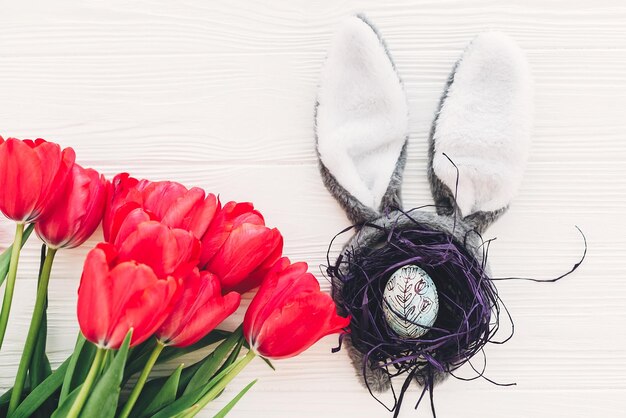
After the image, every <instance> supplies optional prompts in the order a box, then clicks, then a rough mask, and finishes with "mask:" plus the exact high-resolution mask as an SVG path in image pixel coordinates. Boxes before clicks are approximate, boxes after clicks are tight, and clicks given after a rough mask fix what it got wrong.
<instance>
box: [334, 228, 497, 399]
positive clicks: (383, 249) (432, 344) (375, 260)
mask: <svg viewBox="0 0 626 418" xmlns="http://www.w3.org/2000/svg"><path fill="white" fill-rule="evenodd" d="M366 228H377V229H379V230H380V231H379V232H382V233H379V234H378V235H380V237H381V239H380V240H379V241H378V242H375V243H371V242H369V243H368V244H367V245H365V246H359V245H355V246H351V247H348V248H346V249H345V250H344V252H343V253H342V255H341V256H340V257H339V259H338V260H337V263H336V264H335V265H334V266H330V268H329V269H328V272H329V273H330V275H331V276H332V278H333V293H334V296H335V300H336V301H337V302H338V306H339V309H340V310H341V311H343V312H342V313H343V314H349V315H351V317H352V321H351V326H350V328H351V333H350V339H351V343H352V345H353V347H354V348H355V349H357V350H359V351H360V352H361V353H363V354H364V356H365V361H364V364H363V367H364V369H363V374H364V375H365V372H366V370H365V367H372V368H380V369H381V370H384V371H385V373H386V374H387V376H388V377H389V378H390V379H391V378H393V377H396V376H399V375H405V377H406V380H405V382H404V385H403V388H402V391H401V393H400V398H399V399H397V400H396V402H395V405H394V408H392V410H393V409H395V410H396V411H397V410H399V407H400V403H401V401H402V397H403V394H404V392H405V391H406V389H407V388H408V386H409V383H410V381H411V380H413V379H416V380H417V381H418V382H420V383H421V384H422V385H424V391H426V390H427V389H428V390H429V392H430V395H431V399H432V388H433V384H434V381H435V380H436V378H437V377H438V376H441V375H443V374H445V373H452V372H453V371H454V370H456V369H457V368H459V367H460V366H462V365H463V364H465V363H466V362H468V361H469V360H470V359H471V358H472V357H473V356H474V355H475V354H476V353H478V352H479V351H481V350H482V349H483V347H484V345H485V344H486V343H488V342H490V341H491V340H492V338H493V336H494V335H495V333H496V332H497V330H498V318H499V314H500V304H499V298H498V294H497V291H496V288H495V286H494V284H493V282H492V281H491V280H490V278H489V277H488V276H487V274H486V272H485V261H486V249H485V248H486V247H488V245H481V247H482V250H483V251H482V253H483V254H482V257H481V258H482V260H478V259H477V258H476V257H474V256H473V255H472V254H470V252H469V251H468V250H467V249H466V247H465V246H464V245H463V244H461V243H460V242H458V241H457V240H456V239H455V238H454V237H452V236H451V235H449V234H447V233H445V232H443V231H440V230H435V229H432V228H430V227H427V226H425V225H422V224H420V223H418V222H417V221H413V222H410V223H409V224H403V225H402V226H401V227H400V226H398V225H392V226H388V227H383V226H380V225H374V224H365V225H363V226H362V228H361V231H363V230H365V229H366ZM357 238H358V237H357ZM466 238H467V237H466ZM409 264H414V265H417V266H419V267H421V268H422V269H423V270H424V271H426V273H428V275H429V276H430V277H431V279H432V280H433V282H434V284H435V287H436V289H437V293H438V298H439V312H438V315H437V319H436V321H435V323H434V324H433V326H432V327H430V328H429V329H428V331H427V332H426V333H425V334H424V335H422V336H420V337H418V338H414V339H413V338H406V337H400V336H398V335H397V334H396V333H395V332H394V331H393V329H392V328H391V327H390V326H389V325H388V323H387V321H386V320H385V318H384V315H383V308H382V307H383V292H384V289H385V285H386V283H387V281H388V280H389V278H390V277H391V275H392V274H393V273H394V272H395V271H396V270H398V269H399V268H401V267H403V266H406V265H409ZM475 370H476V369H475ZM477 373H478V374H479V376H477V377H480V376H482V371H480V370H477ZM366 381H367V379H366ZM370 391H371V390H370ZM423 395H424V392H422V396H423ZM394 397H395V394H394ZM420 400H421V397H420Z"/></svg>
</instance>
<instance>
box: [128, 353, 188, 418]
mask: <svg viewBox="0 0 626 418" xmlns="http://www.w3.org/2000/svg"><path fill="white" fill-rule="evenodd" d="M182 371H183V364H181V365H180V366H178V367H177V368H176V370H174V372H173V373H172V374H171V375H170V377H168V378H167V380H166V381H165V383H164V384H163V386H162V387H161V390H159V392H158V393H157V394H156V396H154V397H153V398H152V400H151V402H150V403H149V404H148V405H146V406H145V407H142V408H140V407H139V405H136V406H135V410H138V411H141V412H140V416H141V417H145V416H150V414H153V413H155V412H157V411H158V410H159V409H161V408H163V407H165V406H167V405H169V404H170V403H172V402H174V400H176V393H177V392H178V383H179V382H180V375H181V372H182Z"/></svg>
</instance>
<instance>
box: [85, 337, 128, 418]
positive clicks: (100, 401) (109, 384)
mask: <svg viewBox="0 0 626 418" xmlns="http://www.w3.org/2000/svg"><path fill="white" fill-rule="evenodd" d="M131 334H132V331H129V332H128V334H127V335H126V338H125V339H124V343H123V344H122V346H121V347H120V349H119V351H118V352H117V354H116V355H115V358H114V359H113V361H112V362H111V364H110V366H109V367H108V368H107V369H105V371H104V373H103V374H102V377H100V380H98V383H96V385H95V386H94V388H93V390H92V391H91V394H90V395H89V398H87V402H86V403H85V406H84V408H83V410H82V413H81V417H99V418H109V417H111V418H112V417H114V416H115V412H116V410H117V403H118V401H119V397H120V391H121V387H120V386H121V384H122V378H123V376H124V366H125V365H126V357H127V356H128V347H129V345H130V338H131Z"/></svg>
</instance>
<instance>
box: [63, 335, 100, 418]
mask: <svg viewBox="0 0 626 418" xmlns="http://www.w3.org/2000/svg"><path fill="white" fill-rule="evenodd" d="M106 352H107V349H106V348H100V347H98V350H97V351H96V356H95V357H94V359H93V363H91V367H90V368H89V373H88V374H87V378H86V379H85V381H84V382H83V385H82V386H81V388H80V391H79V392H78V395H77V396H76V399H75V400H74V403H73V404H72V407H71V408H70V411H69V412H68V413H67V417H66V418H77V417H78V414H80V411H81V410H82V409H83V406H84V405H85V402H86V401H87V397H88V396H89V392H91V387H92V386H93V383H94V382H95V380H96V377H97V376H98V374H99V373H100V369H101V366H102V360H103V359H104V356H105V354H106Z"/></svg>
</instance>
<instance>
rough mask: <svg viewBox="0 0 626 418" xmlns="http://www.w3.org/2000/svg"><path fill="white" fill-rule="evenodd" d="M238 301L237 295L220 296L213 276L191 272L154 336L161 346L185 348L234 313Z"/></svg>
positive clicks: (206, 273)
mask: <svg viewBox="0 0 626 418" xmlns="http://www.w3.org/2000/svg"><path fill="white" fill-rule="evenodd" d="M240 300H241V296H240V295H239V293H237V292H230V293H228V294H227V295H225V296H222V291H221V289H220V282H219V279H218V278H217V276H215V275H214V274H212V273H209V272H208V271H203V272H199V271H198V269H195V270H194V271H193V272H192V273H191V275H189V276H188V277H187V278H185V280H184V281H183V291H182V295H181V297H180V299H179V300H178V303H177V304H176V306H175V307H174V310H173V311H172V313H171V314H170V316H169V317H168V318H167V319H166V320H165V322H164V323H163V325H161V328H159V330H158V331H157V332H156V336H157V338H159V340H160V341H162V342H163V343H164V344H165V345H172V346H176V347H187V346H189V345H191V344H194V343H195V342H197V341H199V340H200V339H201V338H202V337H204V336H205V335H207V334H208V333H209V332H211V331H212V330H213V329H214V328H215V327H216V326H218V325H219V323H220V322H222V321H223V320H224V319H226V318H227V317H228V316H229V315H230V314H232V313H233V312H235V310H236V309H237V307H238V306H239V302H240Z"/></svg>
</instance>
